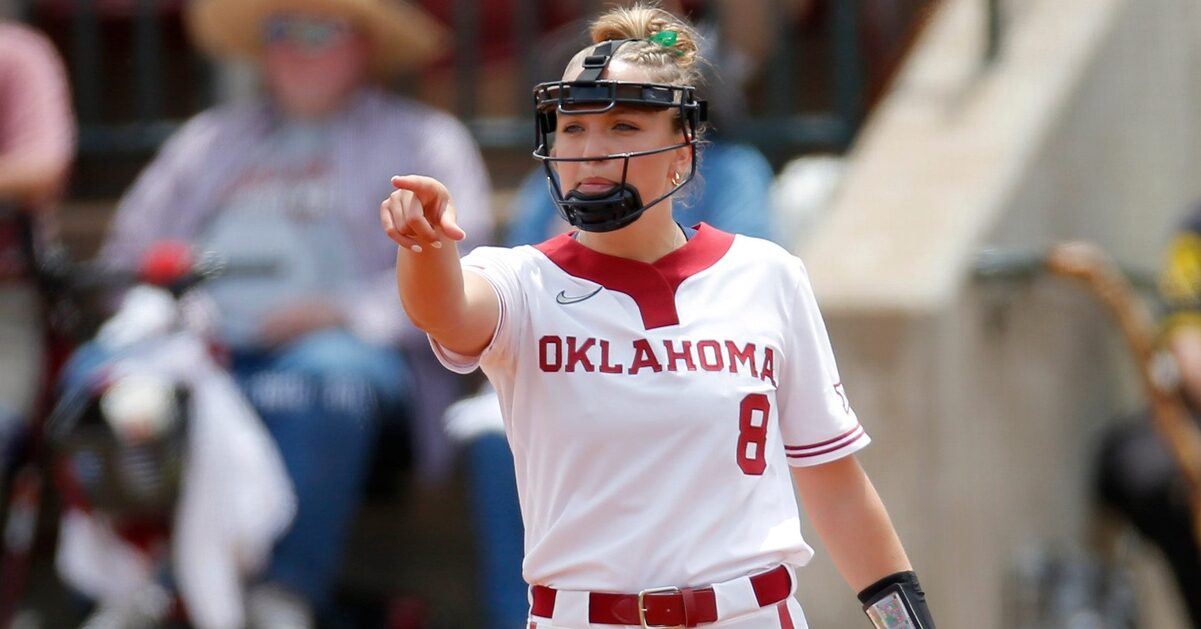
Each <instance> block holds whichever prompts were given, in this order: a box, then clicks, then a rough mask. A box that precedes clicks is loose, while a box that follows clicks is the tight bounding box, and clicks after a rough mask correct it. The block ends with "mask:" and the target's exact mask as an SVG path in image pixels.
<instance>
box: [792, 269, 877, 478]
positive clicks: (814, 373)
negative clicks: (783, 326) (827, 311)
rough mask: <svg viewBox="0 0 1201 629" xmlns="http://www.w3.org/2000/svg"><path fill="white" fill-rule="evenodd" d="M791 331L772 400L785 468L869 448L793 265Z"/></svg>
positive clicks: (803, 277)
mask: <svg viewBox="0 0 1201 629" xmlns="http://www.w3.org/2000/svg"><path fill="white" fill-rule="evenodd" d="M795 264H796V268H795V269H794V270H795V273H796V275H795V280H796V284H795V288H794V289H793V298H794V299H795V304H794V306H793V308H792V311H791V312H792V320H793V326H792V327H791V328H790V329H789V330H788V334H789V336H788V337H787V338H786V339H785V364H784V370H783V373H781V374H780V375H781V378H782V379H781V381H780V383H779V388H778V393H777V399H778V401H779V404H780V430H781V432H782V433H783V439H784V453H785V454H786V455H787V457H788V464H789V465H792V466H794V467H806V466H810V465H818V464H821V463H828V462H830V461H834V460H836V459H840V458H842V457H844V456H847V455H849V454H851V453H853V452H855V451H857V450H859V449H861V448H863V447H864V446H866V445H867V444H868V443H870V442H871V439H870V438H869V437H868V435H867V433H866V432H865V431H864V429H863V426H861V425H860V424H859V419H858V417H856V415H855V411H854V410H852V409H851V403H850V400H849V399H848V398H847V394H846V389H845V388H844V387H843V385H842V380H841V379H840V378H839V376H838V366H837V365H836V364H835V362H834V351H833V349H832V348H831V347H830V339H829V336H828V335H827V333H826V325H825V323H824V322H823V321H822V316H821V312H820V311H819V310H818V308H817V300H816V299H815V298H814V296H813V288H812V287H811V285H810V284H809V278H808V275H807V274H806V273H805V269H804V266H803V265H802V264H801V262H800V260H796V261H795Z"/></svg>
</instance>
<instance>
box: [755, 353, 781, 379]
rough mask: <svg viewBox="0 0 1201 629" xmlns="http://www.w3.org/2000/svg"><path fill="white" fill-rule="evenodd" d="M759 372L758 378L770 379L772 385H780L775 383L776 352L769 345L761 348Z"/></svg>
mask: <svg viewBox="0 0 1201 629" xmlns="http://www.w3.org/2000/svg"><path fill="white" fill-rule="evenodd" d="M759 374H760V376H759V379H760V380H771V383H772V385H773V386H776V387H779V386H780V385H778V384H776V353H775V352H773V351H772V350H771V348H770V347H764V348H763V367H762V368H761V369H759Z"/></svg>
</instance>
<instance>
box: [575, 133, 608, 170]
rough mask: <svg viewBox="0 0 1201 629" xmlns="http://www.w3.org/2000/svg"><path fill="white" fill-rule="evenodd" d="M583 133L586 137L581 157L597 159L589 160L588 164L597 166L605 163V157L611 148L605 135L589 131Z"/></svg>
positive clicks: (582, 144) (582, 145)
mask: <svg viewBox="0 0 1201 629" xmlns="http://www.w3.org/2000/svg"><path fill="white" fill-rule="evenodd" d="M582 133H583V135H584V137H583V142H582V143H581V147H580V148H581V149H583V151H582V152H581V153H580V157H594V158H596V159H590V160H588V161H587V163H588V164H596V163H599V162H602V161H604V159H603V158H604V156H606V155H608V154H609V146H608V142H607V141H606V139H605V137H604V134H603V133H594V132H592V131H590V130H587V129H585V130H584V131H583V132H582Z"/></svg>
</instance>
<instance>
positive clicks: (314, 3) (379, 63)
mask: <svg viewBox="0 0 1201 629" xmlns="http://www.w3.org/2000/svg"><path fill="white" fill-rule="evenodd" d="M189 5H190V6H189V10H188V26H189V29H190V31H191V34H192V39H193V41H195V42H196V45H197V46H199V47H200V48H202V49H203V50H205V51H206V52H208V53H209V54H212V55H214V56H219V57H247V58H251V59H257V58H258V57H259V55H260V53H261V52H262V48H263V42H262V32H263V31H262V29H263V21H264V20H265V19H266V18H268V17H270V16H271V15H275V14H278V13H291V12H295V13H312V14H316V15H329V16H334V17H340V18H345V19H348V20H350V22H351V24H353V25H354V26H355V27H356V28H357V29H359V31H360V32H362V33H363V34H364V35H365V36H366V37H367V38H368V39H369V40H370V41H371V42H372V44H373V50H374V51H375V59H374V60H373V62H372V69H373V71H374V73H375V74H376V76H379V77H388V76H391V75H393V74H395V73H397V72H399V71H400V70H404V69H409V68H414V67H417V66H420V65H421V64H423V63H427V62H429V61H432V60H434V59H435V58H437V57H438V56H439V55H441V54H442V52H444V51H445V49H446V47H447V44H448V43H449V40H450V35H449V33H448V32H447V30H446V28H445V27H443V26H442V24H441V23H439V22H438V21H437V19H435V18H434V17H433V16H432V15H430V14H429V13H427V12H426V11H425V10H424V9H422V8H420V7H417V6H414V5H412V4H410V3H408V2H403V1H399V0H196V1H194V2H191V3H189Z"/></svg>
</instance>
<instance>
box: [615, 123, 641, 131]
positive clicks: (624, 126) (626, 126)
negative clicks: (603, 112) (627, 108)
mask: <svg viewBox="0 0 1201 629" xmlns="http://www.w3.org/2000/svg"><path fill="white" fill-rule="evenodd" d="M613 128H614V129H615V130H617V131H637V130H638V125H636V124H633V123H630V122H624V121H622V122H617V123H615V124H614V125H613Z"/></svg>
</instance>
